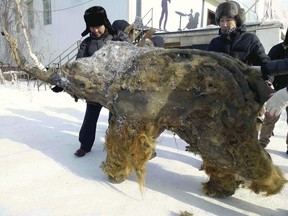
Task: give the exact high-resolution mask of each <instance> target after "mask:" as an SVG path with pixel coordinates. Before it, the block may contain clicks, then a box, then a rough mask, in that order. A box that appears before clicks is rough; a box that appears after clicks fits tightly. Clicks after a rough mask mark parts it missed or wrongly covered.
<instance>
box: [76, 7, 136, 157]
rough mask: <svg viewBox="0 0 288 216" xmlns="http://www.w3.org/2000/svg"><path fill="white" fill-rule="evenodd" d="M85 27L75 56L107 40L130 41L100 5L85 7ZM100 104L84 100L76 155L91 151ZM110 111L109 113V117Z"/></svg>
mask: <svg viewBox="0 0 288 216" xmlns="http://www.w3.org/2000/svg"><path fill="white" fill-rule="evenodd" d="M84 20H85V23H86V29H85V31H84V32H83V33H82V34H81V35H82V36H83V37H84V36H86V35H87V34H89V37H87V38H85V39H84V40H83V42H82V43H81V44H80V48H79V51H78V53H77V58H85V57H90V56H92V55H93V54H94V53H95V52H96V51H97V50H99V49H101V47H103V46H104V45H105V43H106V42H107V41H110V40H113V41H127V42H129V43H132V41H131V39H130V38H129V36H128V35H127V34H125V33H124V32H122V31H119V30H117V29H115V28H114V27H113V26H112V25H111V23H110V21H109V19H108V18H107V14H106V11H105V9H104V8H103V7H101V6H94V7H91V8H89V9H87V10H86V11H85V13H84ZM101 109H102V105H101V104H99V103H95V102H91V101H86V112H85V116H84V120H83V123H82V126H81V129H80V132H79V142H80V144H81V145H80V148H79V149H78V150H77V151H76V152H75V155H76V156H77V157H83V156H85V154H86V153H88V152H90V151H91V148H92V146H93V143H94V141H95V136H96V126H97V121H98V118H99V114H100V111H101ZM110 117H111V113H109V119H110Z"/></svg>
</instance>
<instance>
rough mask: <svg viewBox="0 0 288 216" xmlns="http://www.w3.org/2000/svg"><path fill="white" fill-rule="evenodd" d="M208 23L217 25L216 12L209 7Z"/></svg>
mask: <svg viewBox="0 0 288 216" xmlns="http://www.w3.org/2000/svg"><path fill="white" fill-rule="evenodd" d="M207 25H217V24H216V22H215V12H213V11H211V10H209V9H208V17H207Z"/></svg>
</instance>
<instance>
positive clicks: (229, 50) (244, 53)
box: [208, 25, 273, 82]
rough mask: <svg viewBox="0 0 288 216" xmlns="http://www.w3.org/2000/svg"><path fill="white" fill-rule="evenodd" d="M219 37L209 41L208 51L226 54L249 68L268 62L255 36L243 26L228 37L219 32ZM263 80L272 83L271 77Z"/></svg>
mask: <svg viewBox="0 0 288 216" xmlns="http://www.w3.org/2000/svg"><path fill="white" fill-rule="evenodd" d="M219 35H220V36H218V37H216V38H213V39H212V40H211V42H210V44H209V47H208V51H214V52H222V53H226V54H228V55H230V56H232V57H234V58H236V59H239V60H240V61H242V62H244V63H245V64H247V65H251V66H252V65H254V66H261V65H263V64H266V63H267V62H269V61H270V58H269V56H268V55H266V54H265V49H264V47H263V45H262V43H261V42H260V40H259V38H258V37H257V36H256V35H255V34H252V33H249V32H246V26H245V25H242V26H241V27H239V28H237V29H236V30H235V31H234V32H232V33H231V34H230V35H229V36H228V37H227V35H221V30H219ZM263 78H264V79H265V80H269V81H271V82H272V81H273V77H263Z"/></svg>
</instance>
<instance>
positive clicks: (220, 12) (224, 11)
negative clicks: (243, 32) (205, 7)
mask: <svg viewBox="0 0 288 216" xmlns="http://www.w3.org/2000/svg"><path fill="white" fill-rule="evenodd" d="M223 16H228V17H233V18H235V19H236V25H237V26H238V27H239V26H241V25H243V24H244V23H245V20H246V17H245V10H244V9H243V8H241V7H240V5H239V3H238V2H235V1H229V2H224V3H221V4H219V5H218V7H217V9H216V13H215V21H216V23H217V25H219V23H220V18H221V17H223Z"/></svg>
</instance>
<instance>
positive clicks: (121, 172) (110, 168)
mask: <svg viewBox="0 0 288 216" xmlns="http://www.w3.org/2000/svg"><path fill="white" fill-rule="evenodd" d="M100 168H101V169H102V170H103V172H104V173H105V175H106V176H107V177H108V179H109V180H110V182H112V183H114V184H120V183H122V182H124V181H125V180H126V179H127V178H128V177H129V175H130V173H131V171H129V170H128V169H125V168H121V167H119V166H115V164H114V165H112V164H110V163H108V162H102V164H101V166H100Z"/></svg>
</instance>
